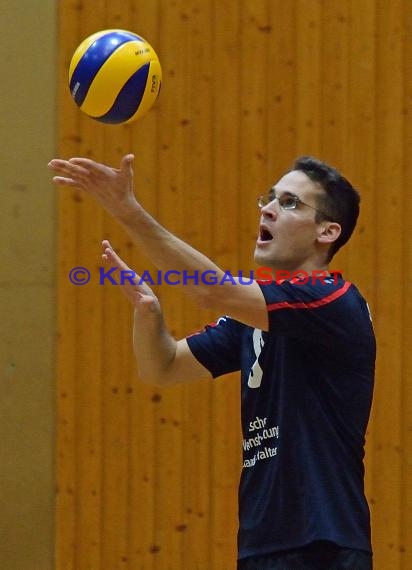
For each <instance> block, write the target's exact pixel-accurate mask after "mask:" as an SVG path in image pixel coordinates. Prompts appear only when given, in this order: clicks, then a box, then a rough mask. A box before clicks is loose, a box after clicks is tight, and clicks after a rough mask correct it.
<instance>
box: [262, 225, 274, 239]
mask: <svg viewBox="0 0 412 570" xmlns="http://www.w3.org/2000/svg"><path fill="white" fill-rule="evenodd" d="M259 239H260V241H271V240H272V239H273V235H272V234H271V233H270V231H269V230H268V229H267V228H265V227H263V226H261V228H260V230H259Z"/></svg>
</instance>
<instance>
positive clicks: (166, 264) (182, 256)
mask: <svg viewBox="0 0 412 570" xmlns="http://www.w3.org/2000/svg"><path fill="white" fill-rule="evenodd" d="M117 219H118V221H119V222H120V223H121V224H122V226H123V227H124V228H125V230H126V231H127V232H128V234H129V235H130V237H131V238H132V239H133V241H134V242H135V243H137V244H138V245H139V246H140V247H141V249H142V251H144V252H145V254H146V255H147V256H148V257H149V258H150V259H151V261H152V262H153V263H154V265H155V266H156V267H157V268H158V269H161V270H162V271H167V270H174V271H177V272H179V274H181V275H183V274H184V272H185V273H186V274H187V275H189V276H190V275H197V279H190V278H189V279H187V292H188V293H189V294H190V295H191V296H192V297H194V298H195V299H196V300H197V301H198V302H199V303H201V304H205V305H207V302H206V299H207V298H208V297H209V296H210V294H211V287H210V285H208V284H207V283H204V282H203V281H202V279H201V277H202V275H204V274H205V272H207V271H213V275H214V276H216V277H217V280H221V278H222V277H223V275H224V272H223V271H222V269H220V268H219V267H218V266H217V265H216V264H215V263H214V262H213V261H212V260H211V259H209V258H208V257H207V256H205V255H203V254H202V253H200V252H199V251H197V250H196V249H195V248H193V247H192V246H190V245H189V244H187V243H185V242H184V241H183V240H181V239H179V238H178V237H176V236H175V235H173V234H172V233H171V232H169V231H168V230H167V229H165V228H164V227H163V226H161V225H160V224H159V223H158V222H157V221H156V220H155V219H154V218H153V217H152V216H151V215H150V214H149V213H148V212H146V211H145V210H144V209H143V208H142V207H141V206H140V204H138V203H137V202H136V204H134V205H133V206H131V207H128V209H127V210H126V211H124V212H122V213H121V214H120V215H118V216H117ZM228 286H230V285H228ZM214 294H216V291H214Z"/></svg>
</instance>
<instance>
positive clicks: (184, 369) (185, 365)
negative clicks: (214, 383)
mask: <svg viewBox="0 0 412 570" xmlns="http://www.w3.org/2000/svg"><path fill="white" fill-rule="evenodd" d="M201 378H211V374H210V372H209V370H208V369H207V368H206V367H205V366H203V365H202V364H200V362H199V361H198V360H197V358H196V357H195V356H194V355H193V353H192V351H191V350H190V348H189V345H188V344H187V341H186V339H185V338H183V339H181V340H179V341H177V343H176V352H175V356H174V358H173V360H172V361H171V363H170V364H169V366H168V369H167V371H166V372H165V376H164V382H162V384H177V383H180V382H188V381H191V380H200V379H201Z"/></svg>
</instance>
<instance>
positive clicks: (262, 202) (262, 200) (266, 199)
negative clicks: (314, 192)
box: [257, 192, 332, 221]
mask: <svg viewBox="0 0 412 570" xmlns="http://www.w3.org/2000/svg"><path fill="white" fill-rule="evenodd" d="M283 196H285V197H287V198H289V199H291V200H293V203H292V205H291V206H289V207H285V206H282V204H281V203H280V201H279V196H276V195H274V194H273V195H272V194H271V193H270V192H269V193H268V194H262V195H261V196H259V197H258V199H257V203H258V207H259V208H263V207H264V206H267V205H268V204H270V203H271V202H274V201H275V200H277V201H278V204H279V207H280V209H281V210H285V211H288V210H296V208H297V206H298V204H302V206H307V207H308V208H310V209H311V210H315V212H318V213H319V214H322V216H323V217H324V218H326V219H327V220H330V221H332V218H331V216H329V215H328V214H326V213H325V212H322V210H318V208H315V207H314V206H311V205H310V204H306V202H304V201H303V200H301V199H300V198H299V196H296V194H290V193H287V194H283ZM281 198H282V196H281Z"/></svg>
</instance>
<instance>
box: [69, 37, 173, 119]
mask: <svg viewBox="0 0 412 570" xmlns="http://www.w3.org/2000/svg"><path fill="white" fill-rule="evenodd" d="M161 83H162V69H161V66H160V62H159V58H158V57H157V55H156V52H155V51H154V49H153V48H152V46H151V45H150V44H149V43H148V42H147V41H146V40H145V39H144V38H142V37H141V36H138V35H137V34H134V33H132V32H128V31H126V30H102V31H100V32H96V33H95V34H92V35H91V36H89V37H88V38H86V39H85V40H83V41H82V43H81V44H80V45H79V47H78V48H77V49H76V51H75V52H74V54H73V57H72V59H71V62H70V67H69V87H70V93H71V95H72V97H73V99H74V101H75V103H76V105H77V106H78V107H79V108H80V109H81V110H82V111H83V112H84V113H86V115H88V116H89V117H91V118H92V119H96V120H97V121H101V122H102V123H109V124H119V123H130V122H132V121H135V120H136V119H139V118H140V117H142V116H143V115H145V114H146V113H147V111H149V109H150V108H151V107H152V105H153V104H154V102H155V101H156V99H157V97H158V95H159V91H160V86H161Z"/></svg>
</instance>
